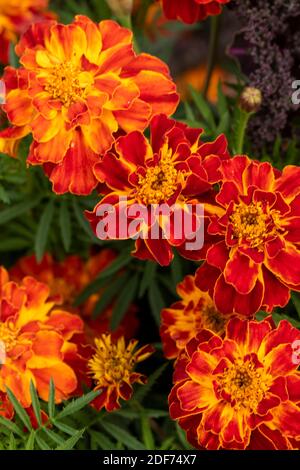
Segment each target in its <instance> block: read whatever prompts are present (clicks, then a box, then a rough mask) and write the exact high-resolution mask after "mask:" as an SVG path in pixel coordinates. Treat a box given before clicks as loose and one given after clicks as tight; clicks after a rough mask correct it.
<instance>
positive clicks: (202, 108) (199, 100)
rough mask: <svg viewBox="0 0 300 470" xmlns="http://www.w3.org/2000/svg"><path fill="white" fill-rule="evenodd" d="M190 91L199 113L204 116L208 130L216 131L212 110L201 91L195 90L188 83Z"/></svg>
mask: <svg viewBox="0 0 300 470" xmlns="http://www.w3.org/2000/svg"><path fill="white" fill-rule="evenodd" d="M189 88H190V92H191V95H192V97H193V100H194V102H195V104H196V106H197V108H198V110H199V112H200V114H201V115H202V116H203V117H204V119H205V120H206V122H207V124H208V125H209V127H210V130H212V131H214V132H215V131H216V123H215V118H214V115H213V112H212V110H211V108H210V106H209V104H208V103H207V101H206V100H205V99H204V97H203V95H202V93H200V92H197V91H196V90H195V89H194V88H193V87H192V86H191V85H190V87H189Z"/></svg>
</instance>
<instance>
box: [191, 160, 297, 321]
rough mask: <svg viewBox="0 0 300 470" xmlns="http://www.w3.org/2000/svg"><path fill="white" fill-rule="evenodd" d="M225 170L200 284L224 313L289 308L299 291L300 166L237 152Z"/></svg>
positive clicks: (202, 255)
mask: <svg viewBox="0 0 300 470" xmlns="http://www.w3.org/2000/svg"><path fill="white" fill-rule="evenodd" d="M222 172H223V179H222V181H223V184H222V187H221V190H220V191H219V193H218V194H217V196H216V205H215V207H212V206H210V207H208V208H207V211H211V214H212V215H211V216H210V217H209V220H210V224H209V226H208V234H207V237H206V247H205V251H206V253H204V254H203V253H200V254H199V257H205V259H206V261H205V263H204V264H203V265H202V266H201V267H200V268H199V269H198V272H197V276H196V284H197V285H198V287H199V288H200V289H202V290H204V291H209V292H210V295H211V296H212V297H213V299H214V302H215V304H216V306H217V309H218V310H219V311H220V312H222V313H224V314H228V313H232V312H235V313H239V314H241V315H246V316H251V315H254V314H255V313H256V312H257V311H258V310H260V309H262V310H265V311H267V312H271V311H272V310H273V309H274V307H284V306H285V305H286V304H287V303H288V301H289V299H290V290H291V289H292V290H296V291H300V230H299V228H300V185H299V179H300V168H299V167H296V166H287V167H285V168H284V169H283V171H282V172H280V171H279V170H276V169H274V168H272V166H271V165H270V163H267V162H264V163H259V162H256V161H251V160H250V159H249V158H248V157H246V156H238V157H235V158H233V159H231V160H227V161H224V162H223V170H222Z"/></svg>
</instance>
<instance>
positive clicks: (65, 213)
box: [59, 199, 72, 252]
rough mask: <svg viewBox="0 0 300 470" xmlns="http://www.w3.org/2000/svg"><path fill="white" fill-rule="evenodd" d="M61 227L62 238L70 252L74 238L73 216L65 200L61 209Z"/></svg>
mask: <svg viewBox="0 0 300 470" xmlns="http://www.w3.org/2000/svg"><path fill="white" fill-rule="evenodd" d="M59 226H60V232H61V238H62V242H63V245H64V248H65V250H66V252H69V250H70V247H71V238H72V222H71V214H70V210H69V207H68V204H67V201H66V200H65V199H63V200H62V202H61V204H60V207H59Z"/></svg>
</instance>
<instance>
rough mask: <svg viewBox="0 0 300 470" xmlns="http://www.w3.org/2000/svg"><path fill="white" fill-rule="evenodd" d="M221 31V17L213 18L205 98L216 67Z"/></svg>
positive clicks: (211, 19)
mask: <svg viewBox="0 0 300 470" xmlns="http://www.w3.org/2000/svg"><path fill="white" fill-rule="evenodd" d="M219 29H220V15H215V16H211V18H210V38H209V52H208V61H207V72H206V78H205V83H204V87H203V95H204V97H205V98H206V96H207V93H208V90H209V85H210V81H211V77H212V73H213V70H214V66H215V59H216V55H217V49H218V39H219Z"/></svg>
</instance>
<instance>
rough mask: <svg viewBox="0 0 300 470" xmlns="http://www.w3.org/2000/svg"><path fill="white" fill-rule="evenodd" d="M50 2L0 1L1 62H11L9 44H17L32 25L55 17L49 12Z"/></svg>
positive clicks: (26, 0)
mask: <svg viewBox="0 0 300 470" xmlns="http://www.w3.org/2000/svg"><path fill="white" fill-rule="evenodd" d="M48 3H49V1H48V0H0V42H1V49H0V62H2V63H4V64H7V63H8V62H9V44H10V42H13V43H14V42H16V40H17V37H18V36H19V35H20V34H22V33H24V32H25V31H26V29H27V28H28V27H29V26H30V25H31V24H32V23H36V22H38V21H41V20H43V19H51V18H52V19H53V18H54V17H55V15H54V14H53V13H50V12H48V11H47V7H48Z"/></svg>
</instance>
